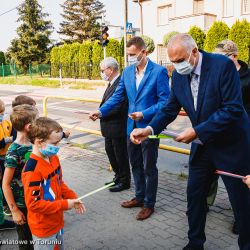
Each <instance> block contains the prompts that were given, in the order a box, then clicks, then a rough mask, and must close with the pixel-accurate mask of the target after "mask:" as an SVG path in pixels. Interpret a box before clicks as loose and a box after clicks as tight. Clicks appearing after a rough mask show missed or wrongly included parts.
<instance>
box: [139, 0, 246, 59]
mask: <svg viewBox="0 0 250 250" xmlns="http://www.w3.org/2000/svg"><path fill="white" fill-rule="evenodd" d="M143 16H144V18H143V27H144V28H143V29H144V35H147V36H150V37H151V38H152V39H153V40H154V42H155V45H156V49H155V51H154V53H152V54H151V55H150V57H151V59H152V60H154V61H156V62H158V63H161V62H164V60H165V61H166V57H167V54H166V53H167V52H166V48H165V47H164V46H163V37H164V35H166V34H167V33H168V32H171V31H178V32H188V30H189V29H190V27H191V26H194V25H196V26H198V27H200V28H201V29H203V30H204V31H205V32H206V31H207V30H208V29H209V28H210V26H211V25H212V23H213V22H214V21H219V20H221V21H223V22H225V23H226V24H227V25H228V26H229V27H231V26H232V25H233V24H234V23H235V21H236V20H242V19H244V18H245V19H247V20H248V21H250V0H151V1H146V2H144V3H143ZM147 16H148V17H149V16H150V18H146V17H147Z"/></svg>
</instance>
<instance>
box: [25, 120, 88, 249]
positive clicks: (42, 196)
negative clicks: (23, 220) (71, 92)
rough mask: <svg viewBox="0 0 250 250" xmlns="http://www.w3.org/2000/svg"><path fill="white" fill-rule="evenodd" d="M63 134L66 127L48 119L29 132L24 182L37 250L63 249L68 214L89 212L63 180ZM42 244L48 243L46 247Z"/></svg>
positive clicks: (38, 121)
mask: <svg viewBox="0 0 250 250" xmlns="http://www.w3.org/2000/svg"><path fill="white" fill-rule="evenodd" d="M62 133H63V130H62V127H61V126H60V125H59V124H58V123H57V122H56V121H54V120H52V119H50V118H47V117H40V118H38V119H37V120H36V121H34V122H33V123H32V125H31V128H30V131H29V133H28V134H29V139H30V141H31V143H32V144H33V150H32V153H31V155H30V158H29V160H28V161H27V163H26V165H25V167H24V169H23V172H22V182H23V185H24V192H25V203H26V205H27V209H28V223H29V226H30V229H31V232H32V235H33V239H34V241H35V245H34V247H35V249H45V246H46V249H51V250H52V249H54V247H55V246H56V245H57V246H59V249H61V250H62V249H63V227H64V219H63V213H64V211H65V210H68V209H72V208H75V210H76V212H77V213H79V214H80V213H83V212H84V211H85V207H84V206H83V204H82V203H81V201H79V200H77V196H76V194H75V192H74V191H72V190H71V189H69V188H68V187H67V185H66V184H65V183H64V181H63V179H62V168H61V165H60V161H59V158H58V156H57V153H58V151H59V146H58V144H59V142H60V141H61V139H62ZM38 218H39V219H38ZM41 242H46V244H45V246H44V243H41ZM40 244H41V245H40ZM42 244H43V245H42Z"/></svg>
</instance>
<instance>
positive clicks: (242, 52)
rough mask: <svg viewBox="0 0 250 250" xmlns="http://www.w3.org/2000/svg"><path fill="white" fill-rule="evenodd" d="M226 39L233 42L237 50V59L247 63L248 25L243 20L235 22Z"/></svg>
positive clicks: (249, 41) (249, 25) (249, 38)
mask: <svg viewBox="0 0 250 250" xmlns="http://www.w3.org/2000/svg"><path fill="white" fill-rule="evenodd" d="M228 39H230V40H232V41H234V42H235V43H236V45H237V48H238V53H239V59H240V60H242V61H245V62H246V63H248V62H249V46H250V23H249V22H248V21H247V20H246V19H243V20H242V21H239V20H238V21H236V22H235V24H234V25H233V26H232V28H231V29H230V31H229V34H228Z"/></svg>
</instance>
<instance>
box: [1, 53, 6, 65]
mask: <svg viewBox="0 0 250 250" xmlns="http://www.w3.org/2000/svg"><path fill="white" fill-rule="evenodd" d="M2 63H3V64H5V56H4V53H3V52H2V51H0V64H2Z"/></svg>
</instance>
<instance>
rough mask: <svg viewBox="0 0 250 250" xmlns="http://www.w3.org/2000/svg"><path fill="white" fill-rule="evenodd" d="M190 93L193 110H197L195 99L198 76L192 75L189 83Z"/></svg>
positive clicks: (197, 89) (197, 88)
mask: <svg viewBox="0 0 250 250" xmlns="http://www.w3.org/2000/svg"><path fill="white" fill-rule="evenodd" d="M190 87H191V92H192V96H193V100H194V109H195V110H196V108H197V97H198V91H199V75H197V74H195V73H192V74H191V82H190Z"/></svg>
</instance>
